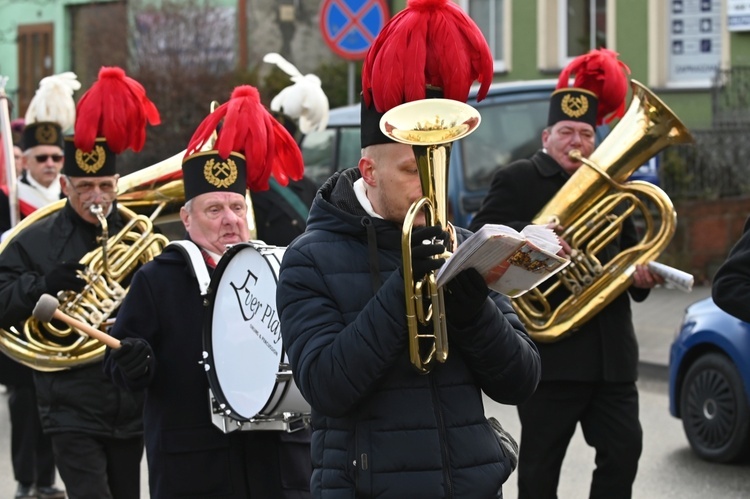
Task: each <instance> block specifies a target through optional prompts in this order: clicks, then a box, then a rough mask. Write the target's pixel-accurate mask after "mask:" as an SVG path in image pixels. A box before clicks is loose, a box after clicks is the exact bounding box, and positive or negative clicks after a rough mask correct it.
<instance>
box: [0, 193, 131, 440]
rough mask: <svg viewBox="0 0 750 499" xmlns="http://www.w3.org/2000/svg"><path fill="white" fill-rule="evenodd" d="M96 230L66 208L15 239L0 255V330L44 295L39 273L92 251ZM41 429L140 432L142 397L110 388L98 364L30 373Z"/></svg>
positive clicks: (112, 222)
mask: <svg viewBox="0 0 750 499" xmlns="http://www.w3.org/2000/svg"><path fill="white" fill-rule="evenodd" d="M107 221H108V223H109V231H110V234H115V233H116V232H117V231H119V230H120V229H121V228H122V226H123V222H122V219H121V218H120V216H119V214H118V213H117V211H116V210H113V212H112V214H111V215H110V216H109V217H107ZM99 232H100V229H98V228H97V227H96V226H94V225H92V224H89V223H87V222H86V221H85V220H83V219H81V218H80V217H79V216H78V215H77V214H76V213H75V211H74V210H73V209H72V208H71V207H70V205H69V204H66V205H65V207H64V208H63V209H62V210H60V211H58V212H57V213H55V214H54V215H50V216H49V217H47V218H45V219H44V220H41V221H39V222H37V223H35V224H34V225H32V226H30V227H29V228H27V229H25V230H24V231H23V232H22V233H20V234H19V235H18V236H16V237H15V238H14V239H13V241H11V242H10V244H9V245H8V246H7V247H6V248H5V249H4V250H3V252H2V253H1V254H0V310H1V311H0V326H2V327H4V328H7V327H10V326H15V325H18V324H19V323H21V322H23V321H25V320H26V319H27V318H28V317H30V316H31V312H32V310H34V306H35V305H36V302H37V301H38V300H39V297H41V296H42V294H43V293H45V291H46V282H45V280H44V275H45V274H46V273H47V272H49V271H50V270H51V269H52V268H54V267H55V266H56V265H57V264H58V263H60V262H76V261H79V260H80V259H81V257H83V256H84V255H85V254H86V253H88V252H89V251H91V250H92V249H94V248H96V247H97V245H98V243H97V240H96V238H97V236H98V235H99ZM34 378H35V383H36V390H37V400H38V403H39V414H40V416H41V418H42V427H43V428H44V431H45V432H46V433H56V432H64V431H76V432H81V433H87V434H92V435H99V436H108V437H114V438H130V437H134V436H138V435H141V434H142V433H143V423H142V421H143V419H142V411H143V395H142V393H135V394H133V393H130V392H127V391H125V390H121V389H119V388H117V387H115V386H114V385H113V384H112V382H111V381H109V379H108V378H107V377H106V376H105V375H104V373H103V372H102V363H101V361H100V362H96V363H94V364H91V365H87V366H85V367H79V368H74V369H70V370H66V371H56V372H41V371H35V372H34Z"/></svg>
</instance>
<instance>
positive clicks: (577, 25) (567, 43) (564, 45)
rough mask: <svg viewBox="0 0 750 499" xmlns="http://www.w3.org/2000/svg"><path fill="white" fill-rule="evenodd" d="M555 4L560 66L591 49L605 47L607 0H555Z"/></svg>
mask: <svg viewBox="0 0 750 499" xmlns="http://www.w3.org/2000/svg"><path fill="white" fill-rule="evenodd" d="M557 5H558V8H559V9H560V11H559V13H558V18H559V21H560V31H559V37H560V38H559V40H558V47H559V53H558V60H559V63H560V66H561V67H562V66H565V65H566V64H567V63H568V62H569V61H570V60H571V59H572V58H574V57H576V56H579V55H581V54H585V53H586V52H588V51H589V50H591V49H595V48H602V47H606V46H607V0H559V1H558V4H557Z"/></svg>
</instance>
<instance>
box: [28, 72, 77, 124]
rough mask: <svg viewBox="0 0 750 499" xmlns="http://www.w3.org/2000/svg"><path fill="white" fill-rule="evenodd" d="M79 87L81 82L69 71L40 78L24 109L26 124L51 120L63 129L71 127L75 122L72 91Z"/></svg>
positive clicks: (74, 105)
mask: <svg viewBox="0 0 750 499" xmlns="http://www.w3.org/2000/svg"><path fill="white" fill-rule="evenodd" d="M79 88H81V82H79V81H78V77H77V76H76V74H75V73H73V72H71V71H66V72H64V73H59V74H56V75H51V76H45V77H44V78H42V79H41V81H40V82H39V88H38V89H37V91H36V93H35V94H34V97H33V98H32V99H31V102H30V103H29V108H28V109H27V110H26V124H29V123H38V122H42V121H51V122H53V123H57V124H58V125H60V127H61V128H62V129H63V131H64V130H68V129H70V128H73V126H74V125H75V122H76V103H75V100H73V92H75V91H76V90H78V89H79Z"/></svg>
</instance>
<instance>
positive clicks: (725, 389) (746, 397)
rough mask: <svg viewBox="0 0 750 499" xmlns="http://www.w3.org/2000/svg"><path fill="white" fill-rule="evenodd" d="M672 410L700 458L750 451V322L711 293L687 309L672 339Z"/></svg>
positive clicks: (724, 458)
mask: <svg viewBox="0 0 750 499" xmlns="http://www.w3.org/2000/svg"><path fill="white" fill-rule="evenodd" d="M669 411H670V413H671V414H672V415H673V416H675V417H677V418H681V419H682V426H683V428H684V430H685V435H686V436H687V439H688V442H689V443H690V446H691V447H692V449H693V451H694V452H695V453H696V454H697V455H698V456H699V457H701V458H703V459H705V460H707V461H714V462H720V463H728V462H734V461H738V460H740V459H742V458H744V457H746V456H748V455H749V454H750V324H748V323H747V322H743V321H741V320H739V319H737V318H736V317H733V316H731V315H729V314H727V313H726V312H724V311H722V310H721V309H719V307H717V306H716V305H715V304H714V302H713V300H712V299H711V298H706V299H704V300H701V301H699V302H696V303H694V304H692V305H691V306H689V307H688V308H687V310H686V312H685V316H684V317H683V320H682V325H681V326H680V329H679V332H678V334H677V336H676V338H675V340H674V342H673V343H672V346H671V349H670V356H669Z"/></svg>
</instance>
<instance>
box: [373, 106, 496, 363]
mask: <svg viewBox="0 0 750 499" xmlns="http://www.w3.org/2000/svg"><path fill="white" fill-rule="evenodd" d="M480 121H481V117H480V115H479V112H478V111H477V110H476V109H474V108H473V107H471V106H470V105H468V104H465V103H463V102H459V101H455V100H450V99H424V100H418V101H413V102H407V103H406V104H401V105H400V106H396V107H394V108H393V109H391V110H390V111H388V112H386V113H385V114H384V115H383V117H382V118H381V120H380V130H381V131H382V132H383V134H385V135H386V136H387V137H390V138H391V139H393V140H395V141H396V142H400V143H402V144H408V145H411V146H412V149H413V150H414V155H415V156H416V159H417V170H418V172H419V181H420V184H421V186H422V197H421V198H419V199H418V200H416V201H415V202H414V203H412V205H411V206H410V207H409V210H408V211H407V213H406V218H405V219H404V224H403V228H402V233H401V251H402V255H403V262H404V264H403V265H404V267H403V268H404V288H405V294H406V321H407V326H408V330H409V358H410V360H411V363H412V365H413V366H414V368H415V369H416V370H417V371H418V372H420V373H427V372H429V371H430V370H431V368H432V364H433V363H434V361H438V362H445V361H446V359H447V358H448V332H447V331H448V330H447V324H446V319H445V305H444V302H443V290H442V288H438V286H437V282H436V279H435V273H434V272H431V273H429V274H428V275H427V276H425V277H424V279H421V280H420V281H416V282H415V281H414V272H413V269H412V268H411V233H412V229H413V228H414V220H415V219H416V217H417V215H418V214H419V213H420V211H422V210H424V213H425V223H426V225H428V226H429V225H435V224H438V223H439V224H441V225H442V226H443V227H445V228H446V230H447V231H448V233H449V234H450V235H451V241H445V245H446V247H447V248H452V247H453V242H454V241H455V234H454V231H453V226H452V225H450V224H449V223H448V208H447V201H448V164H449V160H450V152H451V146H452V145H453V141H455V140H458V139H460V138H463V137H465V136H467V135H469V134H470V133H471V132H473V131H474V130H475V129H476V128H477V127H478V126H479V123H480ZM420 326H422V327H425V328H426V329H427V328H429V326H432V332H431V333H430V332H427V333H420V331H419V328H420ZM428 331H429V329H428Z"/></svg>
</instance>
